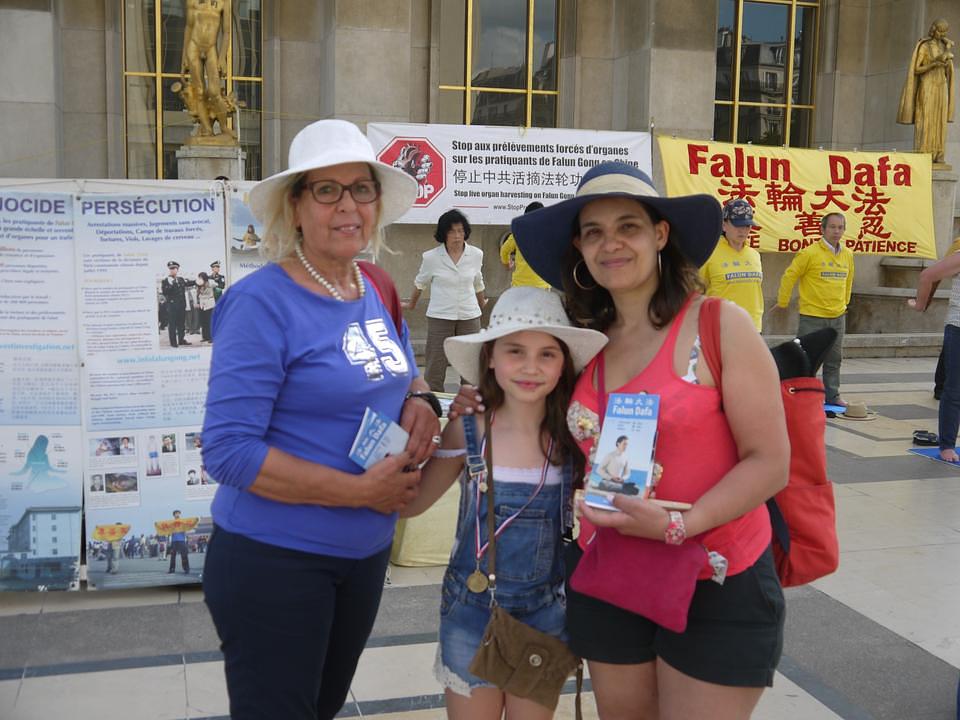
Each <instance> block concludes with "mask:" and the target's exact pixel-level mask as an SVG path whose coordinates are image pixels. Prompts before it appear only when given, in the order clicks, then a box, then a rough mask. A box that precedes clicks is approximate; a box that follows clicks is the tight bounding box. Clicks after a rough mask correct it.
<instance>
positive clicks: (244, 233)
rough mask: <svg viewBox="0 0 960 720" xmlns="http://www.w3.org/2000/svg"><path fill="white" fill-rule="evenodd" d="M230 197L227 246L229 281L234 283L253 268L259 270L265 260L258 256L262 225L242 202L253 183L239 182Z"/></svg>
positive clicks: (265, 262) (264, 263)
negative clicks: (228, 253)
mask: <svg viewBox="0 0 960 720" xmlns="http://www.w3.org/2000/svg"><path fill="white" fill-rule="evenodd" d="M239 185H240V186H239V187H236V188H234V189H233V195H232V196H231V197H230V203H229V205H228V207H229V208H230V220H229V223H230V224H229V226H228V237H229V240H228V246H229V248H230V282H231V283H235V282H237V281H238V280H240V279H241V278H244V277H246V276H247V275H249V274H250V273H252V272H254V271H255V270H259V269H260V268H262V267H263V266H264V265H266V264H267V261H266V260H264V259H263V258H262V257H261V256H260V244H261V242H262V238H263V226H262V225H261V224H260V223H259V222H258V221H257V219H256V218H255V217H254V216H253V213H252V212H251V210H250V206H249V205H247V204H246V202H244V199H245V198H246V197H247V191H248V190H249V188H250V187H252V186H253V183H246V186H244V184H239Z"/></svg>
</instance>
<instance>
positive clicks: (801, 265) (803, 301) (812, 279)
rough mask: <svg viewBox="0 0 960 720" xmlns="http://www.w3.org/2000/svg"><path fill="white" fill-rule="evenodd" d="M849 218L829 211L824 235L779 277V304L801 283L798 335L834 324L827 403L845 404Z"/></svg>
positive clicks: (827, 357) (826, 365)
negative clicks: (842, 369)
mask: <svg viewBox="0 0 960 720" xmlns="http://www.w3.org/2000/svg"><path fill="white" fill-rule="evenodd" d="M846 227H847V221H846V218H844V216H843V215H841V214H840V213H828V214H826V215H824V216H823V218H822V219H821V220H820V232H821V234H822V237H821V238H820V240H819V241H818V242H815V243H812V244H810V245H808V246H807V247H805V248H804V249H803V250H801V251H800V252H798V253H797V254H796V257H794V258H793V262H791V263H790V267H788V268H787V270H786V272H784V273H783V277H782V278H781V279H780V292H779V293H778V294H777V307H778V308H780V309H781V310H782V309H785V308H786V307H787V305H789V304H790V295H791V294H792V293H793V286H794V285H795V284H796V283H797V281H799V282H800V324H799V326H798V328H797V335H798V336H800V335H806V334H807V333H811V332H813V331H815V330H819V329H820V328H825V327H832V328H833V329H834V330H836V331H837V339H836V340H835V341H834V343H833V345H832V346H831V348H830V349H829V350H827V353H826V355H825V356H824V359H823V385H824V387H825V388H826V390H827V397H826V400H827V404H828V405H840V406H843V407H846V405H847V404H846V403H845V402H844V401H843V399H842V398H841V397H840V362H841V361H842V360H843V333H844V329H845V328H846V314H847V305H849V304H850V294H851V292H852V291H853V271H854V268H853V253H852V252H851V251H850V249H849V248H847V247H844V244H843V232H844V230H846Z"/></svg>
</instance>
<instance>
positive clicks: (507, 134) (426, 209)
mask: <svg viewBox="0 0 960 720" xmlns="http://www.w3.org/2000/svg"><path fill="white" fill-rule="evenodd" d="M367 137H368V138H369V139H370V142H371V143H372V144H373V147H374V150H376V152H377V158H378V159H379V160H381V161H382V162H385V163H389V164H391V165H393V166H394V167H399V168H403V169H404V170H405V171H406V172H407V173H408V174H409V175H410V176H411V177H413V178H414V179H415V180H416V181H417V185H418V194H417V199H416V201H415V202H414V205H413V207H412V208H411V209H410V210H409V211H408V212H407V213H406V214H405V215H404V216H403V217H402V218H400V220H399V221H398V222H401V223H424V224H429V225H432V224H434V223H436V221H437V218H439V217H440V215H441V214H442V213H444V212H446V211H447V210H449V209H451V208H458V209H461V210H463V211H465V212H466V214H467V216H468V217H469V218H470V222H471V223H474V224H476V225H509V224H510V221H511V220H512V219H513V218H514V217H516V216H517V215H520V214H521V213H523V210H524V208H526V206H527V205H529V204H530V203H531V202H533V201H534V200H539V201H540V202H542V203H543V204H544V205H553V204H554V203H557V202H560V201H561V200H566V199H567V198H569V197H572V196H573V193H574V192H575V191H576V189H577V184H578V183H579V182H580V178H581V176H582V175H583V174H584V173H585V172H586V171H587V170H589V169H590V168H591V167H593V166H594V165H597V164H598V163H601V162H604V161H605V160H619V161H621V162H626V163H630V164H632V165H635V166H637V167H639V168H640V169H641V170H643V171H644V172H645V173H647V174H648V175H649V174H650V173H651V170H650V167H651V166H650V162H651V161H650V152H651V147H650V142H651V138H650V133H645V132H604V131H599V130H561V129H553V128H511V127H490V126H485V125H400V124H387V123H370V124H369V125H367Z"/></svg>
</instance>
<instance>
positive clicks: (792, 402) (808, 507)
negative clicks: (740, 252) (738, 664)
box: [700, 298, 840, 587]
mask: <svg viewBox="0 0 960 720" xmlns="http://www.w3.org/2000/svg"><path fill="white" fill-rule="evenodd" d="M721 305H722V301H721V300H720V298H706V299H705V300H704V302H703V304H702V305H701V306H700V344H701V347H702V348H703V354H704V358H705V359H706V361H707V367H709V368H710V372H711V374H712V375H713V377H714V379H715V381H716V383H717V387H719V386H720V376H721V372H720V371H721V361H720V357H721V355H720V307H721ZM780 394H781V396H782V398H783V410H784V413H785V414H786V418H787V436H788V437H789V438H790V480H789V482H788V483H787V486H786V487H785V488H784V489H783V490H781V491H780V492H778V493H777V494H776V495H775V496H774V497H772V498H770V499H769V500H767V508H768V509H769V511H770V524H771V525H772V527H773V555H774V560H775V562H776V566H777V575H779V576H780V583H781V584H782V585H783V586H784V587H792V586H794V585H804V584H806V583H808V582H812V581H813V580H816V579H817V578H821V577H823V576H824V575H829V574H830V573H832V572H834V571H835V570H836V569H837V566H838V565H839V564H840V546H839V544H838V542H837V515H836V508H835V506H834V500H833V484H832V483H831V482H830V480H829V479H828V478H827V449H826V441H825V439H824V432H825V430H826V416H825V415H824V412H823V399H824V388H823V383H822V382H821V381H820V380H818V379H817V378H815V377H792V378H781V379H780Z"/></svg>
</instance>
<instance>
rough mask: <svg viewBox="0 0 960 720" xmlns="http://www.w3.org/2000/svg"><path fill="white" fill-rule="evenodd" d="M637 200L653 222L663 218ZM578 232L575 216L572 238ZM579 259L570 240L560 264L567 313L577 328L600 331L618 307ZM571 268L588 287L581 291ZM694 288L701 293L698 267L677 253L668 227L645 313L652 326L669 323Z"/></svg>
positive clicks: (660, 326) (659, 326)
mask: <svg viewBox="0 0 960 720" xmlns="http://www.w3.org/2000/svg"><path fill="white" fill-rule="evenodd" d="M637 202H639V203H640V204H641V205H642V206H643V209H644V210H645V211H646V212H647V215H649V216H650V220H651V221H652V222H653V223H654V224H656V223H658V222H660V221H661V220H663V219H664V218H663V217H662V216H661V215H660V213H658V212H657V211H656V210H654V209H653V208H652V207H650V206H649V205H645V204H644V203H643V202H641V201H639V200H638V201H637ZM579 234H580V219H579V216H578V217H577V219H576V220H574V223H573V233H572V235H571V237H576V236H577V235H579ZM582 261H583V255H582V254H581V253H580V251H579V250H578V249H577V248H576V247H575V246H574V244H573V243H572V242H571V243H570V246H569V247H568V249H567V254H566V257H565V258H564V265H563V267H564V272H563V290H564V292H565V293H566V308H567V315H569V316H570V320H571V322H573V323H574V324H576V325H578V326H580V327H586V328H590V329H592V330H599V331H601V332H603V331H605V330H606V329H607V328H609V327H610V326H611V325H612V324H613V322H614V320H616V318H617V308H616V306H615V305H614V304H613V297H612V296H611V295H610V293H609V292H608V291H607V289H606V288H603V287H600V286H599V285H598V284H597V281H596V280H594V279H593V276H592V275H590V271H589V270H587V266H586V263H584V262H582ZM574 271H576V273H577V280H579V281H580V284H581V285H585V286H586V287H587V288H589V289H588V290H584V289H583V288H581V287H579V286H578V285H577V283H576V282H574V279H573V273H574ZM694 291H699V292H702V291H703V282H702V281H701V280H700V276H699V275H697V268H696V267H695V266H694V265H693V263H691V262H690V261H689V260H688V259H687V257H686V256H685V255H684V254H683V253H682V252H680V245H679V243H678V242H677V236H676V232H675V231H674V229H673V227H671V228H670V235H669V236H668V238H667V244H666V245H664V246H663V250H661V251H660V283H659V285H658V286H657V289H656V291H655V292H654V293H653V297H652V298H650V305H649V306H648V307H647V314H648V316H649V317H650V322H652V323H653V326H654V327H655V328H657V329H658V330H659V329H661V328H663V327H666V326H667V325H669V324H670V322H671V321H672V320H673V318H675V317H676V315H677V313H678V312H680V308H681V307H682V306H683V302H684V300H686V299H687V297H688V296H689V295H690V293H691V292H694Z"/></svg>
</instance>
